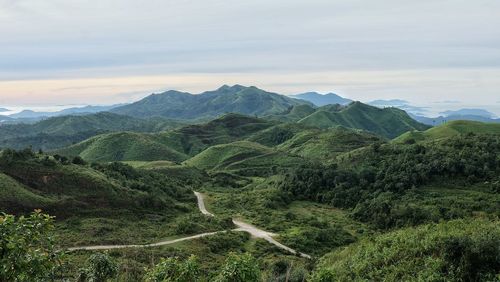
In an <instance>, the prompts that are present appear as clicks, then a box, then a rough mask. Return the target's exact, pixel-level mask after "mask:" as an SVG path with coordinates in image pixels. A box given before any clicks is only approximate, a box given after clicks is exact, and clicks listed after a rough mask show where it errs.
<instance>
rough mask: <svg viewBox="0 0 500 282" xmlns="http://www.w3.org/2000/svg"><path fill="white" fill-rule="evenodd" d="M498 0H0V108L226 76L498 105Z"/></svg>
mask: <svg viewBox="0 0 500 282" xmlns="http://www.w3.org/2000/svg"><path fill="white" fill-rule="evenodd" d="M499 27H500V1H498V0H474V1H470V0H420V1H414V0H411V1H410V0H378V1H368V0H363V1H361V0H307V1H304V0H300V1H299V0H284V1H281V0H279V1H278V0H252V1H234V0H232V1H230V0H227V1H222V0H198V1H194V0H176V1H170V0H99V1H88V0H43V1H40V0H0V35H1V36H0V107H9V106H11V107H15V106H30V107H35V106H37V107H41V106H47V107H49V106H52V107H53V106H60V105H82V104H114V103H123V102H131V101H135V100H137V99H140V98H142V97H145V96H147V95H149V94H150V93H153V92H161V91H165V90H169V89H176V90H182V91H189V92H193V93H199V92H202V91H204V90H211V89H215V88H218V87H219V86H221V85H223V84H243V85H255V86H257V87H259V88H263V89H265V90H269V91H273V92H278V93H282V94H296V93H300V92H306V91H318V92H322V93H327V92H335V93H337V94H340V95H342V96H344V97H347V98H351V99H354V100H360V101H365V102H366V101H371V100H375V99H403V100H407V101H409V102H410V103H411V104H413V105H417V106H425V107H429V108H428V109H429V114H434V113H436V112H439V111H440V110H444V109H457V108H478V107H481V108H485V109H488V110H490V111H492V112H494V113H495V114H497V115H500V28H499Z"/></svg>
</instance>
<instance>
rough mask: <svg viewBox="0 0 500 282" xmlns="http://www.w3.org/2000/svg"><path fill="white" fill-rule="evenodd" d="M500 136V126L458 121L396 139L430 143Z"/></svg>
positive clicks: (397, 140)
mask: <svg viewBox="0 0 500 282" xmlns="http://www.w3.org/2000/svg"><path fill="white" fill-rule="evenodd" d="M469 133H474V134H500V124H497V123H483V122H478V121H466V120H457V121H450V122H447V123H444V124H442V125H440V126H436V127H433V128H430V129H428V130H426V131H409V132H406V133H403V134H402V135H401V136H398V137H397V138H395V139H394V142H396V143H404V142H413V141H428V140H436V139H441V138H447V137H452V136H456V135H460V134H469Z"/></svg>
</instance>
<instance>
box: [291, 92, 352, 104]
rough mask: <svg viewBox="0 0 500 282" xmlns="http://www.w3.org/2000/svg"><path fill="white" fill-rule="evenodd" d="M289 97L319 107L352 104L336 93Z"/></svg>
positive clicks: (303, 94) (308, 93)
mask: <svg viewBox="0 0 500 282" xmlns="http://www.w3.org/2000/svg"><path fill="white" fill-rule="evenodd" d="M289 97H292V98H295V99H301V100H305V101H309V102H311V103H313V104H314V105H316V106H318V107H321V106H325V105H328V104H340V105H347V104H349V103H351V102H352V100H350V99H346V98H343V97H341V96H339V95H337V94H335V93H328V94H319V93H317V92H306V93H302V94H297V95H290V96H289Z"/></svg>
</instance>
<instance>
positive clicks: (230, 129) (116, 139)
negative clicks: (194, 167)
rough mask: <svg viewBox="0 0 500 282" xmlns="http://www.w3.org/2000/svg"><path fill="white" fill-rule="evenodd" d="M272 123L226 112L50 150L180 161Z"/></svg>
mask: <svg viewBox="0 0 500 282" xmlns="http://www.w3.org/2000/svg"><path fill="white" fill-rule="evenodd" d="M274 124H275V123H274V122H269V121H265V120H262V119H258V118H253V117H247V116H243V115H238V114H227V115H224V116H222V117H220V118H218V119H215V120H212V121H210V122H208V123H204V124H199V125H189V126H185V127H182V128H179V129H175V130H171V131H167V132H162V133H157V134H144V133H132V132H119V133H111V134H105V135H99V136H96V137H93V138H91V139H89V140H86V141H83V142H81V143H78V144H75V145H72V146H69V147H67V148H63V149H60V150H55V151H54V152H53V153H56V154H61V155H66V156H76V155H79V156H81V157H82V158H84V159H85V160H88V161H157V160H168V161H174V162H179V161H183V160H186V159H188V158H189V157H190V156H194V155H196V154H198V153H199V152H201V151H203V150H205V149H206V148H208V147H210V146H212V145H217V144H223V143H230V142H233V141H237V140H241V139H244V138H245V137H247V136H249V135H251V134H253V133H255V132H258V131H260V130H263V129H266V128H268V127H270V126H272V125H274Z"/></svg>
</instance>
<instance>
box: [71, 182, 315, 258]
mask: <svg viewBox="0 0 500 282" xmlns="http://www.w3.org/2000/svg"><path fill="white" fill-rule="evenodd" d="M194 194H195V195H196V199H197V200H198V208H199V210H200V212H201V213H202V214H204V215H206V216H214V214H213V213H211V212H209V211H208V210H207V208H206V207H205V200H204V196H203V194H202V193H199V192H194ZM233 223H234V225H236V226H237V227H238V228H236V229H234V231H242V232H247V233H249V234H250V235H252V236H253V237H255V238H261V239H264V240H266V241H267V242H269V243H271V244H273V245H275V246H277V247H279V248H281V249H283V250H286V251H288V252H290V253H292V254H299V255H300V256H301V257H304V258H311V256H309V255H307V254H304V253H299V252H297V251H296V250H294V249H292V248H290V247H287V246H285V245H283V244H281V243H280V242H278V241H276V240H275V239H274V238H273V236H276V234H273V233H270V232H267V231H264V230H262V229H259V228H257V227H255V226H253V225H251V224H249V223H246V222H243V221H240V220H237V219H233ZM224 232H226V231H217V232H207V233H202V234H197V235H193V236H187V237H182V238H179V239H172V240H165V241H161V242H158V243H152V244H144V245H100V246H85V247H73V248H68V251H78V250H87V251H92V250H94V251H95V250H111V249H125V248H148V247H158V246H164V245H170V244H175V243H178V242H182V241H187V240H193V239H197V238H202V237H206V236H211V235H214V234H217V233H224Z"/></svg>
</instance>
